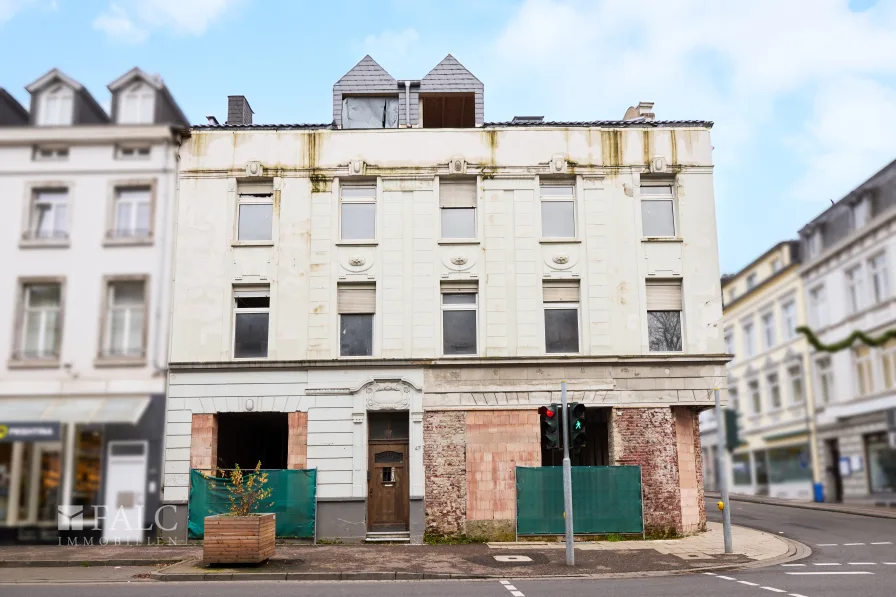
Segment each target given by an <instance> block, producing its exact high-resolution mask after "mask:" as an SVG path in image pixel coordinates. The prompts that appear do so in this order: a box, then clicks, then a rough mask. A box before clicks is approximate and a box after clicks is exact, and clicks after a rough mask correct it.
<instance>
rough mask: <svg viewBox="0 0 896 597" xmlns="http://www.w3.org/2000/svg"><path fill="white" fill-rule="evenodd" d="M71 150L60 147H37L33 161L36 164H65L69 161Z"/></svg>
mask: <svg viewBox="0 0 896 597" xmlns="http://www.w3.org/2000/svg"><path fill="white" fill-rule="evenodd" d="M68 155H69V148H68V147H63V146H58V145H35V146H34V149H33V152H32V154H31V159H32V160H34V161H35V162H64V161H66V160H68Z"/></svg>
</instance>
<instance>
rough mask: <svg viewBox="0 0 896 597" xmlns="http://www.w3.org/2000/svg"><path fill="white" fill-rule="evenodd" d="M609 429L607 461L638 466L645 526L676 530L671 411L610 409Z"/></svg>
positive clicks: (676, 490)
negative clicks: (639, 467) (608, 457)
mask: <svg viewBox="0 0 896 597" xmlns="http://www.w3.org/2000/svg"><path fill="white" fill-rule="evenodd" d="M611 429H612V433H611V441H610V459H611V463H612V464H618V465H622V464H637V465H640V466H641V482H642V492H643V495H644V527H645V529H646V530H647V531H658V532H662V531H668V530H674V531H675V532H677V533H680V532H681V491H680V488H679V486H678V455H677V454H676V441H675V420H674V418H673V417H672V410H671V409H670V408H668V407H665V408H614V409H613V415H612V420H611Z"/></svg>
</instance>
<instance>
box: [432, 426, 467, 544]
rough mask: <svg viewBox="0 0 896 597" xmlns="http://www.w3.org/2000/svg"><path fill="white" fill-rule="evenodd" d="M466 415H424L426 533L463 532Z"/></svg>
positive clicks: (465, 516)
mask: <svg viewBox="0 0 896 597" xmlns="http://www.w3.org/2000/svg"><path fill="white" fill-rule="evenodd" d="M466 432H467V413H466V412H465V411H427V412H424V413H423V445H424V446H425V449H424V451H423V469H424V471H425V475H426V530H427V531H430V532H436V533H441V534H444V535H457V534H461V533H463V532H464V531H465V522H466V518H467V462H466V449H465V444H466Z"/></svg>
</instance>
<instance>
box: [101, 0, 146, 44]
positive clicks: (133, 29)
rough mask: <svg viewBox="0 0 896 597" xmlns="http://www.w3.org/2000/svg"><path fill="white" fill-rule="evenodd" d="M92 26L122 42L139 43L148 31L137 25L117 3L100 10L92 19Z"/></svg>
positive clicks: (143, 39)
mask: <svg viewBox="0 0 896 597" xmlns="http://www.w3.org/2000/svg"><path fill="white" fill-rule="evenodd" d="M93 28H94V29H97V30H99V31H102V32H103V33H105V34H106V35H108V36H109V38H111V39H113V40H115V41H119V42H124V43H131V44H140V43H143V42H144V41H146V39H147V38H148V37H149V31H147V30H146V29H144V28H142V27H138V26H137V25H136V24H135V23H134V21H132V20H131V18H130V17H129V16H128V14H127V13H126V12H125V11H124V10H123V9H122V8H121V7H120V6H119V5H117V4H110V5H109V8H108V9H106V10H105V11H103V12H101V13H100V14H99V15H98V16H97V17H96V18H95V19H94V20H93Z"/></svg>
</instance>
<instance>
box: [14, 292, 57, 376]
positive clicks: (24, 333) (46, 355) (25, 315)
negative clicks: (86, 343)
mask: <svg viewBox="0 0 896 597" xmlns="http://www.w3.org/2000/svg"><path fill="white" fill-rule="evenodd" d="M34 286H56V287H57V288H58V292H59V303H58V304H57V305H56V306H55V307H40V308H33V307H31V306H30V304H29V303H30V295H31V293H30V290H31V288H32V287H34ZM20 288H21V293H22V294H21V297H22V303H21V305H22V308H21V310H20V313H19V318H20V321H21V324H20V325H21V330H19V332H20V336H19V342H18V350H17V351H16V352H17V353H18V354H19V358H18V360H34V359H53V360H55V359H58V358H59V352H60V347H61V345H62V301H63V300H64V294H63V284H62V282H59V281H55V280H47V281H37V280H34V281H32V280H27V281H23V282H22V283H21V286H20ZM50 312H55V313H56V324H55V325H56V329H55V334H54V335H55V343H54V345H53V346H46V343H47V330H48V327H47V326H48V324H47V320H48V319H49V315H48V314H49V313H50ZM31 313H38V314H39V317H40V337H39V341H38V350H37V354H27V355H26V354H25V348H26V346H27V343H28V319H29V314H31Z"/></svg>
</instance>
